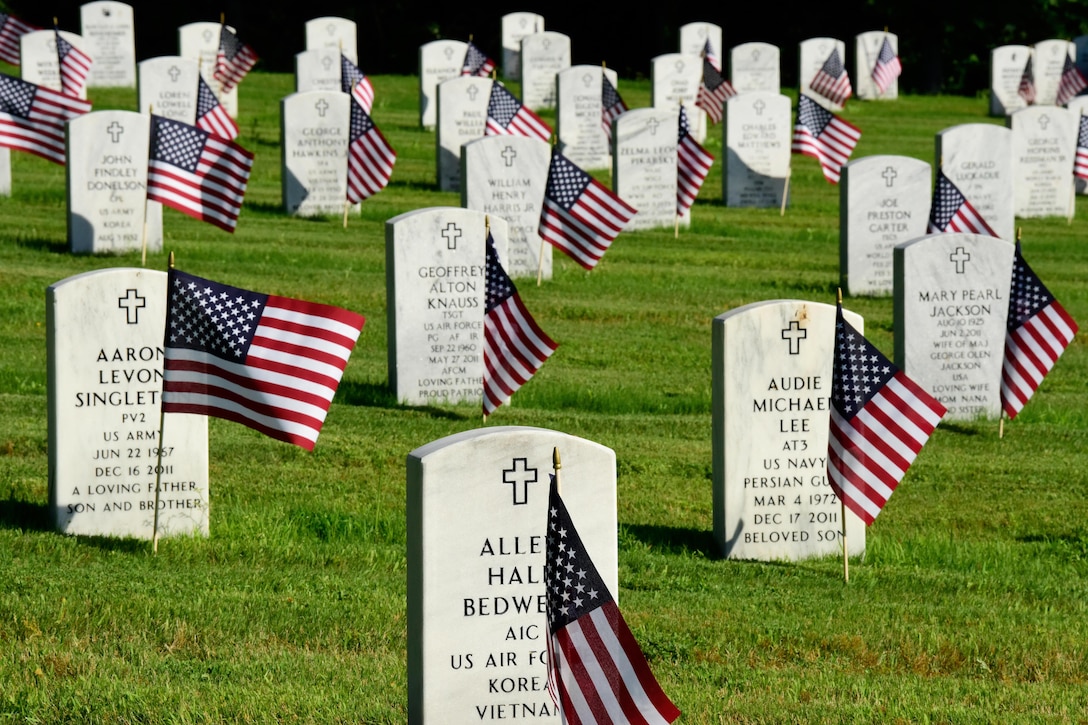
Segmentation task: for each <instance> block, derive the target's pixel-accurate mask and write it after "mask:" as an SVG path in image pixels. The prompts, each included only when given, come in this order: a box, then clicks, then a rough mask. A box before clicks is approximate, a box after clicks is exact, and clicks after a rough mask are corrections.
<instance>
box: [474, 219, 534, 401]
mask: <svg viewBox="0 0 1088 725" xmlns="http://www.w3.org/2000/svg"><path fill="white" fill-rule="evenodd" d="M490 236H491V215H490V214H484V246H485V249H484V259H485V260H486V259H487V249H486V246H487V238H488V237H490ZM485 272H486V270H485ZM537 284H538V285H539V284H540V282H537ZM484 297H485V298H486V297H487V295H486V294H485V295H484ZM484 315H485V316H486V315H487V313H486V312H485V313H484ZM485 364H486V363H485ZM486 422H487V413H484V423H486Z"/></svg>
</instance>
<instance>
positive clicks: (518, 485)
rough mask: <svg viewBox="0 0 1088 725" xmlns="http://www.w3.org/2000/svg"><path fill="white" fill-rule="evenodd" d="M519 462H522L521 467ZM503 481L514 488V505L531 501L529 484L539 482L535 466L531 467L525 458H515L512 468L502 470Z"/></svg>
mask: <svg viewBox="0 0 1088 725" xmlns="http://www.w3.org/2000/svg"><path fill="white" fill-rule="evenodd" d="M518 464H521V465H520V467H519V466H518ZM502 482H503V483H505V484H509V485H510V486H512V487H513V488H514V505H515V506H520V505H522V504H527V503H529V484H530V483H536V482H537V475H536V469H535V468H529V464H528V463H526V459H524V458H515V459H513V460H512V461H511V467H510V468H504V469H503V471H502Z"/></svg>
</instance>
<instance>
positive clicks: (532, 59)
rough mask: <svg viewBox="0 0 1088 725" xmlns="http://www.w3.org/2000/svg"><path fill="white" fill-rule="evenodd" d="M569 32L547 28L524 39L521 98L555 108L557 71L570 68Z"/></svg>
mask: <svg viewBox="0 0 1088 725" xmlns="http://www.w3.org/2000/svg"><path fill="white" fill-rule="evenodd" d="M570 57H571V56H570V36H569V35H564V34H563V33H556V32H554V31H551V30H545V31H542V32H539V33H533V34H532V35H527V36H525V37H524V38H522V39H521V102H522V104H523V105H525V106H528V107H529V108H531V109H533V110H534V111H536V110H540V109H542V108H555V74H556V73H558V72H559V71H561V70H563V69H564V68H569V67H570V64H571V60H570Z"/></svg>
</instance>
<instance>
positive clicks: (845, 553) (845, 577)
mask: <svg viewBox="0 0 1088 725" xmlns="http://www.w3.org/2000/svg"><path fill="white" fill-rule="evenodd" d="M838 301H839V308H840V309H841V308H842V287H839V290H838ZM839 516H840V517H841V518H842V581H843V584H849V583H850V549H849V547H848V546H847V543H846V499H845V498H844V497H843V496H841V495H840V496H839Z"/></svg>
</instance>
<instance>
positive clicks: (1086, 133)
mask: <svg viewBox="0 0 1088 725" xmlns="http://www.w3.org/2000/svg"><path fill="white" fill-rule="evenodd" d="M1077 146H1079V147H1080V148H1082V149H1088V116H1081V117H1080V131H1079V132H1078V133H1077Z"/></svg>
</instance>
